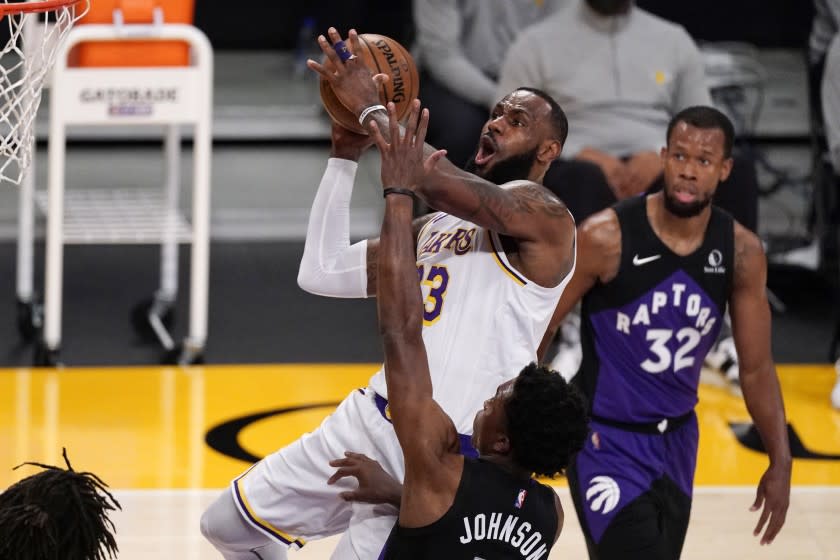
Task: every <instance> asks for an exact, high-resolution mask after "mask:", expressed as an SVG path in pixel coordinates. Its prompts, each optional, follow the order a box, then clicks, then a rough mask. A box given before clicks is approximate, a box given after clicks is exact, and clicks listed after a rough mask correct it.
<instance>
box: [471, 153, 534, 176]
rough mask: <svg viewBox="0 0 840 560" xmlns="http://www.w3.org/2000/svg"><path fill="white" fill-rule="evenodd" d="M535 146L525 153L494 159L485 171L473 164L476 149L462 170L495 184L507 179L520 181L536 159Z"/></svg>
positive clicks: (527, 173)
mask: <svg viewBox="0 0 840 560" xmlns="http://www.w3.org/2000/svg"><path fill="white" fill-rule="evenodd" d="M537 148H538V147H537V146H535V147H534V149H533V150H528V151H527V152H525V153H522V154H517V155H513V156H509V157H506V158H505V159H502V160H499V161H496V162H495V163H494V164H493V166H492V167H490V169H488V170H487V171H486V172H485V171H482V170H480V169H478V167H477V166H476V164H475V156H476V154H477V153H478V149H476V151H475V153H474V154H473V155H472V157H471V158H470V159H469V160H468V161H467V163H466V165H465V166H464V170H465V171H468V172H470V173H475V174H476V175H478V176H479V177H481V178H482V179H486V180H487V181H490V182H491V183H495V184H496V185H502V184H504V183H507V182H509V181H521V180H524V179H527V178H528V176H529V175H530V174H531V170H532V169H533V168H534V163H535V162H536V161H537Z"/></svg>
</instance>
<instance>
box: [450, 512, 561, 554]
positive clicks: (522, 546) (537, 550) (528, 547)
mask: <svg viewBox="0 0 840 560" xmlns="http://www.w3.org/2000/svg"><path fill="white" fill-rule="evenodd" d="M502 517H503V514H501V513H491V514H490V519H489V520H488V519H487V515H486V514H484V513H479V514H478V515H474V516H472V517H464V534H463V535H461V544H470V543H472V542H473V541H482V540H497V541H501V542H506V543H508V544H509V545H510V546H511V547H513V548H515V549H518V550H519V552H520V553H521V554H522V557H523V558H526V559H527V560H537V559H539V558H542V557H543V556H545V555H546V554H548V545H547V544H546V542H545V539H544V538H543V536H542V534H541V533H540V532H539V531H534V530H533V527H532V526H531V524H530V523H528V522H527V521H522V522H520V520H519V517H517V516H516V515H510V514H508V515H507V518H506V519H505V520H504V523H502ZM517 525H518V527H517Z"/></svg>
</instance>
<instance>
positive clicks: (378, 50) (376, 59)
mask: <svg viewBox="0 0 840 560" xmlns="http://www.w3.org/2000/svg"><path fill="white" fill-rule="evenodd" d="M347 42H348V43H349V39H348V40H347ZM359 42H360V43H361V45H362V49H361V50H362V52H361V53H354V54H356V55H357V56H359V57H361V59H362V62H364V64H365V65H366V66H367V67H368V68H370V70H371V72H373V73H374V74H388V76H390V78H391V79H390V80H388V82H387V83H385V84H383V85H382V86H381V88H380V92H379V99H380V101H381V102H382V104H383V105H385V104H386V103H388V102H389V101H393V102H394V105H396V106H397V116H398V118H399V119H400V120H402V119H403V118H404V117H405V116H406V115H408V111H409V109H410V108H411V101H412V100H413V99H414V98H415V97H417V93H418V91H419V88H420V79H419V77H418V75H417V67H416V66H415V65H414V59H413V58H411V54H410V53H409V52H408V51H407V50H406V49H405V48H404V47H403V46H402V45H400V44H399V43H398V42H397V41H395V40H393V39H391V38H390V37H386V36H384V35H376V34H373V33H364V34H362V35H359ZM325 66H326V67H327V69H329V66H330V64H329V61H327V63H325ZM321 101H322V102H323V104H324V108H325V109H326V110H327V113H328V114H329V115H330V118H332V120H334V121H335V122H337V123H338V124H340V125H341V126H343V127H344V128H347V129H349V130H353V131H355V132H361V133H363V134H367V130H365V129H363V128H362V126H361V125H360V124H359V121H358V119H357V118H356V115H354V114H353V113H352V112H350V110H349V109H347V108H346V107H345V106H344V105H342V104H341V101H339V100H338V97H336V95H335V92H334V91H333V89H332V86H331V85H330V83H329V82H328V81H326V80H325V79H324V78H321Z"/></svg>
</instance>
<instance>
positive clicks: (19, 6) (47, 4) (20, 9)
mask: <svg viewBox="0 0 840 560" xmlns="http://www.w3.org/2000/svg"><path fill="white" fill-rule="evenodd" d="M87 3H88V0H43V1H40V2H15V3H14V4H6V3H3V4H0V17H6V16H14V15H18V14H32V13H42V12H51V11H53V10H59V9H61V8H67V7H70V6H73V5H76V4H87Z"/></svg>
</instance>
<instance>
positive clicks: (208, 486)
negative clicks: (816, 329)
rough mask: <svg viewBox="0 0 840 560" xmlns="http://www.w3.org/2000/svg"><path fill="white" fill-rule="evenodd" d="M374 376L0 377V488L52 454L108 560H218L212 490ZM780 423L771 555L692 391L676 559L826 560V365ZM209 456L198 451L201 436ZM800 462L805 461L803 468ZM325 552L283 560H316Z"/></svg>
mask: <svg viewBox="0 0 840 560" xmlns="http://www.w3.org/2000/svg"><path fill="white" fill-rule="evenodd" d="M375 368H376V366H375V365H350V366H348V365H317V364H316V365H311V364H310V365H266V366H206V367H195V368H187V369H179V368H165V367H164V368H159V367H154V368H67V369H64V370H49V369H42V370H37V369H5V370H0V487H5V486H7V485H9V484H11V483H12V482H14V481H15V480H17V479H19V478H20V477H21V476H26V475H28V474H31V473H32V472H35V471H34V470H33V469H31V468H22V469H19V470H17V471H14V472H12V471H11V467H13V466H14V465H17V464H19V463H21V462H23V461H27V460H33V461H39V462H45V463H50V464H59V462H60V454H61V447H62V446H65V447H67V449H68V452H69V455H70V459H71V461H72V462H73V464H74V466H75V467H76V468H77V469H79V470H89V471H93V472H95V473H97V474H98V475H100V476H101V477H102V478H103V479H104V480H105V481H106V482H107V483H108V484H109V485H110V486H111V487H113V488H115V489H117V491H116V494H117V497H118V499H120V500H121V501H122V504H123V511H122V512H120V513H118V514H116V515H115V516H114V520H115V522H116V524H117V528H118V542H119V545H120V550H121V554H120V558H121V559H123V560H139V559H141V558H143V559H146V558H159V559H170V558H171V559H176V558H178V559H182V558H183V559H205V558H207V559H214V558H218V556H217V555H215V554H214V552H213V551H212V549H211V548H210V547H209V546H208V545H206V544H205V543H204V542H203V540H202V539H201V536H200V534H199V533H198V519H199V517H200V515H201V512H202V510H203V509H204V507H205V506H206V505H207V504H208V503H209V502H210V501H211V500H212V499H213V498H214V497H215V495H216V494H217V492H218V491H219V490H218V489H220V488H223V487H224V486H225V485H226V484H227V483H228V481H229V480H230V479H231V478H232V477H233V476H235V475H237V474H238V473H239V472H241V471H242V470H244V469H245V468H246V467H247V465H248V462H247V461H245V460H243V459H242V458H236V457H237V456H238V457H243V458H244V457H249V456H250V457H261V456H263V455H265V454H267V453H269V452H271V451H273V450H274V449H276V448H277V447H280V446H282V445H284V444H286V443H288V442H290V441H292V440H294V439H295V438H296V437H298V436H299V435H300V434H301V433H303V432H305V431H308V430H311V429H313V428H314V427H315V426H317V425H318V423H319V422H320V420H321V419H322V418H323V417H324V416H325V415H326V414H328V413H329V411H330V410H331V408H332V407H333V406H334V404H335V403H337V402H338V401H339V400H341V399H342V398H343V397H344V396H345V395H346V394H347V393H348V392H349V391H352V390H353V389H355V388H357V387H360V386H364V385H365V384H366V381H367V379H368V377H369V376H370V374H371V373H372V372H373V371H375ZM779 374H780V377H781V380H782V387H783V392H784V395H785V400H786V404H787V409H788V419H789V421H790V424H791V426H792V427H793V430H794V431H795V433H796V434H797V435H798V438H799V439H800V441H801V444H802V446H801V449H800V450H799V452H798V454H799V455H800V456H801V457H805V456H806V455H807V456H810V457H811V458H798V459H796V460H795V462H794V470H793V483H794V490H793V496H792V499H791V509H790V511H789V513H788V521H787V525H786V527H785V529H784V531H783V533H782V534H781V535H780V537H779V538H778V539H777V541H776V543H774V544H773V545H772V546H771V547H764V548H761V547H759V546H758V544H757V541H756V539H754V538H753V537H752V535H751V531H752V527H753V526H754V524H755V522H756V520H757V514H754V513H750V512H749V511H748V508H749V506H750V504H751V503H752V500H753V497H754V487H755V484H756V483H757V481H758V478H759V477H760V474H761V472H762V471H763V469H764V467H765V466H766V457H765V456H764V455H763V454H761V453H758V452H756V451H753V450H750V449H748V448H747V447H745V446H744V445H743V444H741V443H740V442H739V439H738V437H736V432H735V431H734V430H733V428H732V427H731V424H738V423H741V422H746V421H747V420H748V416H747V414H746V410H745V407H744V405H743V403H742V402H741V400H740V399H738V398H736V397H734V396H733V395H731V394H730V393H729V392H728V391H727V390H726V389H724V388H722V387H717V386H713V385H709V384H706V385H703V386H701V402H700V405H699V406H698V412H699V417H700V422H701V440H700V450H699V459H698V471H697V477H696V482H697V485H698V488H697V495H696V499H695V504H694V509H693V512H692V522H691V527H690V529H689V534H688V539H687V542H686V549H685V554H684V555H683V557H684V558H689V559H697V560H699V559H708V558H714V559H715V560H725V559H729V558H732V559H738V560H741V559H751V558H760V559H762V560H764V559H779V560H781V559H785V560H788V559H803V560H804V559H815V560H816V559H825V558H834V559H840V413H838V412H836V411H833V410H832V409H831V408H830V407H829V405H828V398H827V396H828V393H829V391H830V389H831V386H832V384H833V381H834V371H833V368H831V367H830V366H795V365H786V366H779ZM213 428H217V429H216V430H215V431H213V432H212V435H211V437H210V440H211V441H212V442H213V443H214V445H215V446H216V447H217V448H218V449H221V450H222V451H224V453H223V452H220V451H217V450H216V449H213V448H211V447H210V446H209V445H208V444H207V443H206V440H205V438H206V436H207V434H208V432H209V431H211V430H213ZM809 454H810V455H809ZM557 490H558V492H559V494H560V496H561V499H562V500H563V504H564V507H565V508H566V513H567V515H566V527H565V530H564V531H563V534H562V536H561V538H560V541H559V542H558V546H557V547H556V549H555V552H554V553H553V554H552V555H551V558H558V559H559V558H585V553H584V547H583V541H582V538H581V536H580V531H579V527H578V524H577V520H576V519H575V515H574V512H573V509H572V505H571V501H570V499H569V497H568V490H567V489H566V488H565V482H564V481H558V483H557ZM332 544H333V541H330V540H327V541H321V542H313V543H310V544H308V545H307V546H306V547H305V548H304V549H303V550H302V551H300V552H298V553H295V554H294V557H295V558H301V559H304V558H308V559H312V560H316V559H318V560H320V559H324V558H328V557H329V552H330V550H331V546H332Z"/></svg>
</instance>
